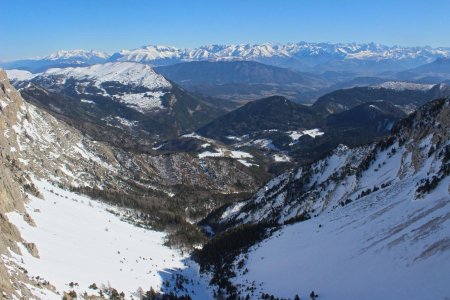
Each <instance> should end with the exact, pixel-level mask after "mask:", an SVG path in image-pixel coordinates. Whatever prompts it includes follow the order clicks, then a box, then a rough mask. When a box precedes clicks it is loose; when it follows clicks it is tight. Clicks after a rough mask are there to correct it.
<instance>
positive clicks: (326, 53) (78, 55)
mask: <svg viewBox="0 0 450 300" xmlns="http://www.w3.org/2000/svg"><path fill="white" fill-rule="evenodd" d="M448 57H450V49H449V48H442V47H441V48H432V47H401V46H386V45H380V44H375V43H368V44H358V43H339V44H332V43H309V42H299V43H288V44H271V43H267V44H237V45H207V46H200V47H197V48H185V49H181V48H176V47H170V46H160V45H148V46H143V47H141V48H137V49H132V50H121V51H118V52H116V53H113V54H112V55H107V54H105V53H103V52H98V51H93V50H91V51H85V50H69V51H68V50H61V51H58V52H56V53H53V54H50V55H48V56H45V57H38V58H34V59H26V60H19V61H13V62H8V63H3V64H2V66H3V67H4V68H6V69H13V68H19V69H26V70H30V71H33V72H35V71H42V70H43V69H45V68H49V67H52V66H60V65H82V64H93V63H99V62H104V61H112V62H114V61H133V62H142V63H147V64H151V65H154V66H158V65H169V64H174V63H178V62H188V61H202V60H213V61H217V60H254V61H259V62H264V63H267V64H272V65H277V66H285V67H286V66H289V67H291V68H295V69H302V70H304V71H314V70H315V71H327V70H335V69H336V68H337V67H339V68H342V63H343V62H345V63H346V64H347V66H346V69H348V70H356V69H358V70H359V69H361V68H362V65H361V64H364V65H365V67H366V68H369V69H373V70H372V71H383V70H392V71H400V70H405V69H408V68H413V67H417V66H419V65H421V64H425V63H430V62H432V61H434V60H436V59H438V58H448ZM373 62H377V63H378V65H377V66H375V65H373ZM330 63H331V64H330Z"/></svg>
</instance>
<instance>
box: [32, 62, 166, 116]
mask: <svg viewBox="0 0 450 300" xmlns="http://www.w3.org/2000/svg"><path fill="white" fill-rule="evenodd" d="M71 79H72V80H75V81H77V82H78V84H77V89H78V92H79V93H80V94H81V93H85V91H86V89H87V88H96V89H97V90H98V93H100V94H102V95H106V96H109V97H113V98H114V99H116V100H117V101H120V102H122V103H124V104H126V105H127V106H129V107H132V108H134V109H136V110H138V111H140V112H145V111H150V110H155V109H161V108H163V107H162V104H161V97H162V96H164V95H165V94H166V93H167V92H168V91H169V90H170V89H171V87H172V85H171V84H170V83H169V82H168V81H167V80H166V79H165V78H164V77H163V76H161V75H159V74H157V73H155V72H154V71H153V69H152V68H151V67H149V66H147V65H144V64H139V63H131V62H123V63H106V64H98V65H93V66H89V67H78V68H62V69H61V68H58V69H49V70H47V71H46V72H44V73H42V74H39V75H37V78H36V80H37V81H39V82H46V83H47V85H48V84H49V82H50V85H51V86H57V85H59V86H62V85H64V84H65V83H66V82H67V80H71ZM108 83H109V85H111V83H119V84H121V85H122V86H125V87H122V88H123V91H122V92H118V93H116V94H113V93H112V92H111V91H109V90H107V87H106V86H108ZM127 87H128V88H127ZM118 88H120V87H117V88H116V89H115V91H116V90H117V89H118ZM94 95H95V93H94Z"/></svg>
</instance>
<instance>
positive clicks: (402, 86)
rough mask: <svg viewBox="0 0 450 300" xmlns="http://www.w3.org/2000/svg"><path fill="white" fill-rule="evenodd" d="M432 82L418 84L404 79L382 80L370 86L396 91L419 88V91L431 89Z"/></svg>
mask: <svg viewBox="0 0 450 300" xmlns="http://www.w3.org/2000/svg"><path fill="white" fill-rule="evenodd" d="M434 86H435V85H434V84H420V83H412V82H405V81H387V82H383V83H382V84H379V85H374V86H372V87H373V88H383V89H389V90H396V91H405V90H419V91H428V90H430V89H432V88H433V87H434Z"/></svg>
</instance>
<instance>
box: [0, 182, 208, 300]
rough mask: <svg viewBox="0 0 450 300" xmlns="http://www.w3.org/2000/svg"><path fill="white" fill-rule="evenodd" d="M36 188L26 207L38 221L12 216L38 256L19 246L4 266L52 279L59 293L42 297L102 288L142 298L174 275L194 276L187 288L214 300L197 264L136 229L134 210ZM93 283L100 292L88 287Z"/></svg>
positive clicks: (148, 232) (162, 236) (43, 279)
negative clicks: (199, 276)
mask: <svg viewBox="0 0 450 300" xmlns="http://www.w3.org/2000/svg"><path fill="white" fill-rule="evenodd" d="M35 184H36V186H37V188H38V190H39V192H40V194H41V197H39V198H38V197H35V196H32V195H30V201H29V202H28V203H27V204H26V211H27V213H28V215H27V216H28V217H31V218H32V220H33V223H32V224H29V223H27V222H26V221H25V220H24V215H23V214H20V213H18V212H11V213H8V214H7V216H8V218H9V219H10V221H11V222H12V223H13V224H14V225H16V226H17V228H18V229H19V230H20V233H21V235H22V237H23V238H24V239H25V240H26V241H27V242H29V243H34V245H35V247H36V248H35V249H37V250H36V252H35V255H36V257H35V256H33V255H31V254H30V253H29V251H28V250H27V248H26V247H25V246H24V245H23V244H22V243H19V248H20V251H21V254H22V255H18V254H15V253H14V252H10V253H11V258H8V257H6V256H4V257H3V263H6V264H7V265H10V266H12V265H16V266H20V267H21V268H23V269H25V270H27V272H28V276H30V277H34V278H39V281H41V282H46V281H48V282H49V283H50V284H51V285H53V286H54V287H55V291H54V292H58V293H60V295H57V294H56V293H52V292H49V291H45V290H39V289H35V290H34V292H35V293H36V296H37V297H38V298H40V299H44V298H45V299H61V294H62V293H63V292H64V291H67V292H68V291H71V290H75V291H76V292H77V293H78V294H79V295H81V294H83V293H84V292H85V291H86V292H88V293H89V294H90V295H99V292H100V290H102V291H103V293H105V294H107V293H108V292H111V289H112V288H114V289H116V290H117V291H118V292H119V293H120V292H124V294H125V296H126V298H127V299H131V298H135V299H139V298H140V296H141V295H139V290H142V291H148V290H149V289H150V288H153V289H154V290H155V291H160V290H161V288H162V287H163V284H165V281H166V280H169V281H172V279H171V276H170V275H171V274H174V273H175V272H179V273H181V274H183V272H191V273H189V276H190V278H189V279H192V280H195V282H194V281H192V284H186V285H185V288H187V289H189V290H188V291H189V293H190V294H193V295H196V296H198V297H200V298H203V299H207V298H210V296H209V295H208V294H207V291H206V289H205V285H204V282H202V281H200V279H199V278H197V279H196V278H195V274H198V273H196V272H194V271H195V270H196V267H195V264H193V263H191V262H189V260H188V259H187V257H186V255H182V254H180V252H179V251H176V250H173V249H170V248H169V247H167V246H164V245H163V243H164V241H165V234H164V233H162V232H156V231H152V230H149V229H144V228H141V227H138V226H135V224H134V223H133V222H138V219H135V217H136V215H137V214H136V212H135V211H132V210H125V209H123V208H120V209H119V208H116V207H113V206H108V205H105V204H102V203H99V202H98V201H95V200H92V199H90V198H88V197H86V196H82V195H79V194H75V193H72V192H69V191H67V190H64V189H60V188H58V187H55V186H53V185H51V184H49V183H48V182H45V181H35ZM187 264H189V265H187ZM188 268H193V269H192V271H190V270H187V269H188ZM11 272H14V271H11ZM71 282H72V283H74V284H75V285H72V286H71V285H70V283H71ZM94 283H95V285H96V286H97V287H98V289H92V288H89V286H91V285H92V284H94ZM200 283H201V285H200ZM183 292H184V291H180V294H182V293H183ZM40 293H45V296H44V295H43V294H40Z"/></svg>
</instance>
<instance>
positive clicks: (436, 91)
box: [313, 81, 450, 114]
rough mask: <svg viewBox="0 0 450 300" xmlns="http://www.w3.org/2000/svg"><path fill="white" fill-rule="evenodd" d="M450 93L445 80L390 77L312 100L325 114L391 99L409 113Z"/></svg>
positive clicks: (314, 105)
mask: <svg viewBox="0 0 450 300" xmlns="http://www.w3.org/2000/svg"><path fill="white" fill-rule="evenodd" d="M449 94H450V89H449V87H448V86H447V85H446V84H418V83H409V82H397V81H387V82H383V83H381V84H379V85H373V86H366V87H354V88H349V89H341V90H336V91H333V92H331V93H329V94H326V95H324V96H322V97H320V98H319V99H317V101H316V102H315V103H314V104H313V108H314V109H316V110H317V111H320V112H321V113H323V114H333V113H339V112H342V111H344V110H347V109H349V108H352V107H355V106H357V105H359V104H362V103H366V102H373V101H378V100H384V101H388V102H390V103H392V104H394V105H397V106H398V107H400V108H402V109H403V110H404V111H405V112H406V113H410V112H411V111H413V110H414V109H415V108H416V107H418V106H421V105H423V104H424V103H425V102H427V101H429V100H430V99H437V98H440V97H445V96H448V95H449Z"/></svg>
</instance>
